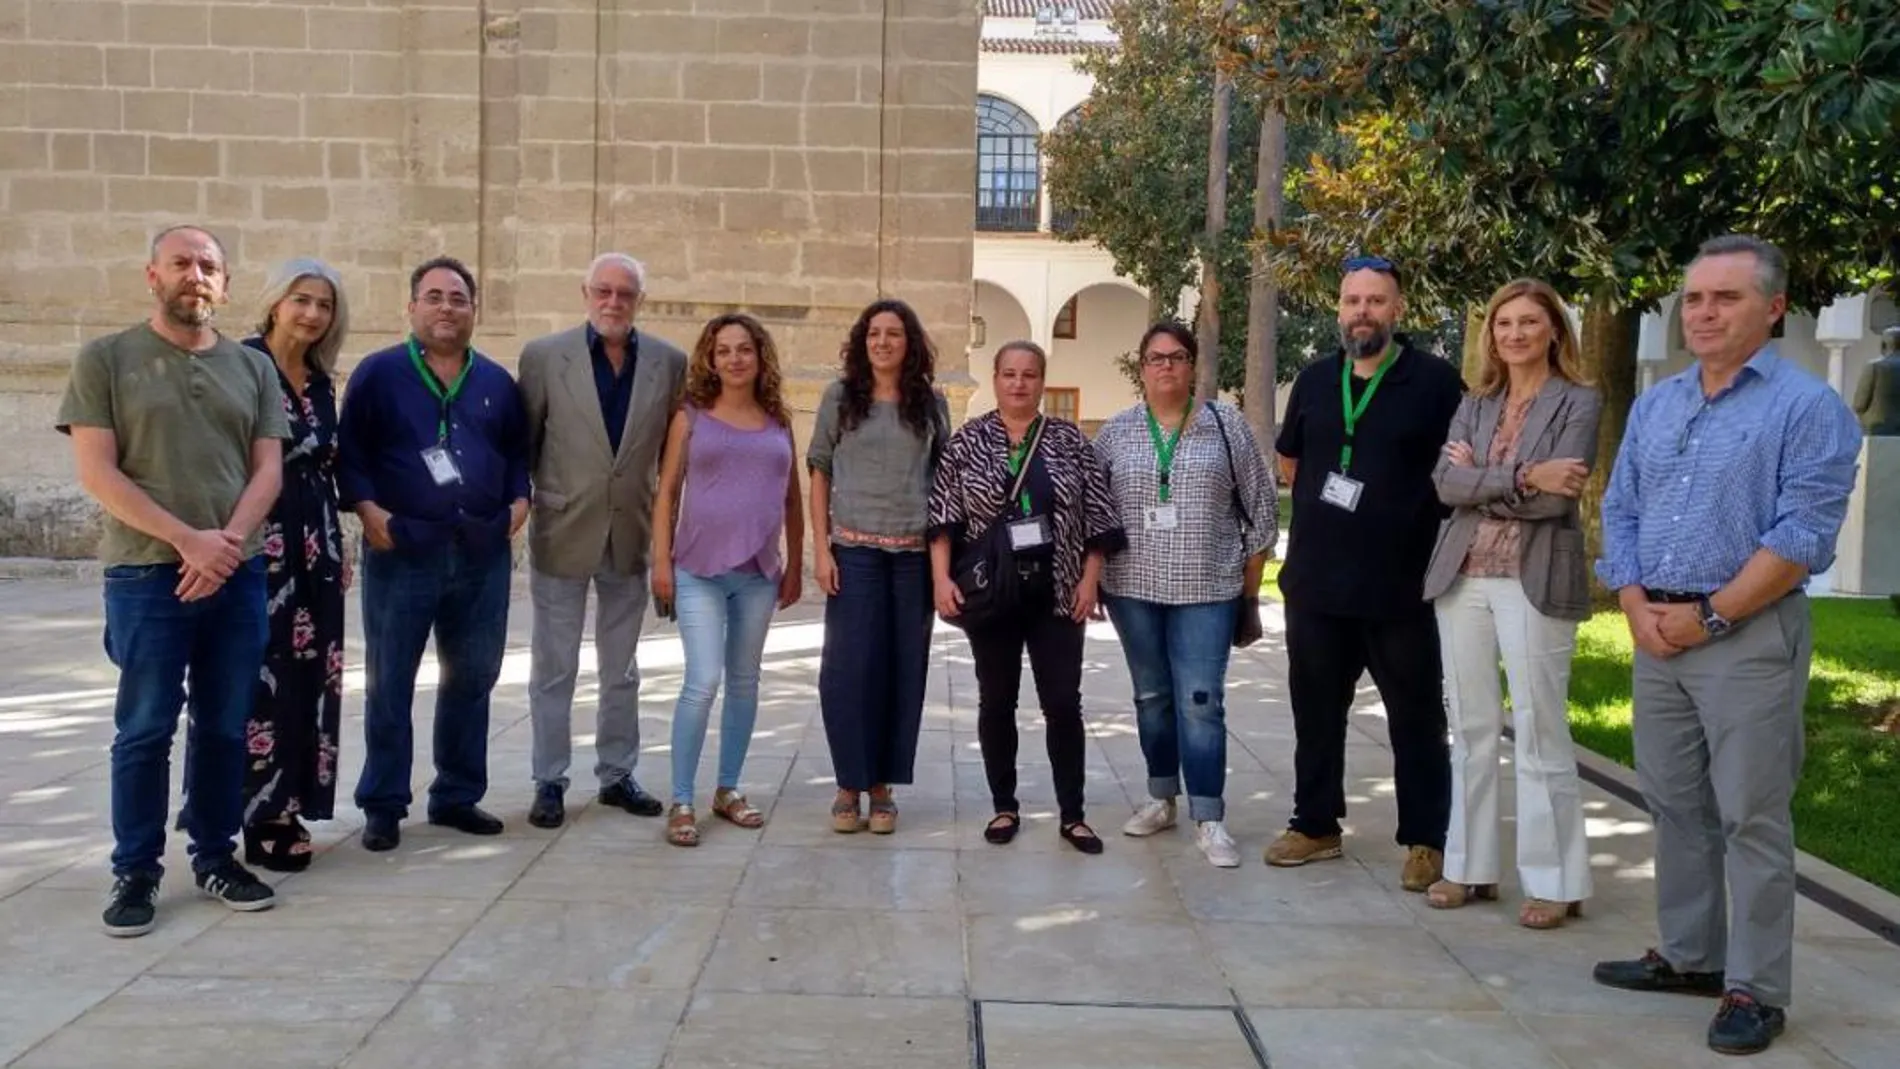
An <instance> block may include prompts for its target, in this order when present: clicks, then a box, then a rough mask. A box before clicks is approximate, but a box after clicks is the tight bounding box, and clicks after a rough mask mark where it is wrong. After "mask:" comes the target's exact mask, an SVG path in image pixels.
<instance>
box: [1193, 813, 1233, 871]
mask: <svg viewBox="0 0 1900 1069" xmlns="http://www.w3.org/2000/svg"><path fill="white" fill-rule="evenodd" d="M1198 827H1199V830H1198V831H1196V832H1195V834H1194V845H1196V846H1198V847H1200V848H1201V853H1203V854H1206V855H1207V863H1208V864H1210V865H1212V866H1214V867H1215V868H1220V869H1237V868H1239V867H1240V848H1239V847H1238V846H1235V845H1234V837H1233V836H1231V835H1229V834H1227V825H1225V824H1222V823H1221V822H1220V821H1218V820H1203V821H1201V823H1200V824H1199V825H1198Z"/></svg>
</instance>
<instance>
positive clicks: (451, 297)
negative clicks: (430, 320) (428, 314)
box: [416, 290, 475, 312]
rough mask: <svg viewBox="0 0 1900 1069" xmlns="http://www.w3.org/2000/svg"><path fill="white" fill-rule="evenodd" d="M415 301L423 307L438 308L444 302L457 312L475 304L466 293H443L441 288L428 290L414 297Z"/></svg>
mask: <svg viewBox="0 0 1900 1069" xmlns="http://www.w3.org/2000/svg"><path fill="white" fill-rule="evenodd" d="M416 303H417V304H419V305H421V306H423V307H424V308H440V307H442V306H443V305H445V304H446V305H448V306H449V307H450V308H453V309H455V310H456V311H458V312H460V311H464V310H466V309H468V308H471V307H473V306H474V304H475V302H474V301H471V300H469V299H468V297H467V295H466V294H461V293H443V292H442V291H441V290H430V291H429V292H427V293H425V294H423V295H422V296H420V297H418V298H416Z"/></svg>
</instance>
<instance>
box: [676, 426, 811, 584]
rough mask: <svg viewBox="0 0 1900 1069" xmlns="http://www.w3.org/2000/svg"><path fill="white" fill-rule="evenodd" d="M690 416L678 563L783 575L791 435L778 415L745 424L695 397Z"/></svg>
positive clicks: (705, 573)
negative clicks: (754, 426)
mask: <svg viewBox="0 0 1900 1069" xmlns="http://www.w3.org/2000/svg"><path fill="white" fill-rule="evenodd" d="M686 419H687V426H688V427H689V428H690V431H689V435H688V437H687V444H686V480H685V485H684V486H682V487H681V489H680V518H679V526H678V528H677V529H676V532H675V534H674V536H673V563H674V565H675V566H677V567H680V568H684V569H685V570H687V571H689V572H691V573H693V574H694V575H697V576H701V577H703V578H711V577H712V576H715V575H722V574H724V573H726V572H732V571H750V572H757V573H759V574H761V575H764V576H766V577H767V578H769V579H771V580H772V581H773V582H777V581H778V579H779V576H780V575H781V574H782V572H783V570H784V563H783V559H782V557H781V554H780V553H779V545H778V542H779V532H780V530H781V529H783V528H784V526H785V487H786V484H787V481H788V480H790V479H791V475H792V459H793V458H792V436H791V435H790V434H789V433H788V432H787V431H786V430H785V428H784V427H781V426H780V425H779V424H778V423H776V422H772V421H768V422H767V423H766V425H765V426H764V427H762V428H760V429H758V430H756V431H749V430H744V429H742V428H739V427H734V426H733V425H731V424H730V423H725V422H723V421H721V420H719V419H717V418H715V417H713V416H709V415H707V414H706V413H705V412H704V411H702V410H701V409H698V408H695V407H694V406H692V405H687V406H686Z"/></svg>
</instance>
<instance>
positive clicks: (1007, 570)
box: [944, 423, 1042, 631]
mask: <svg viewBox="0 0 1900 1069" xmlns="http://www.w3.org/2000/svg"><path fill="white" fill-rule="evenodd" d="M1040 445H1042V424H1040V423H1038V424H1037V425H1036V436H1035V438H1034V439H1032V440H1031V441H1030V443H1029V451H1028V452H1027V453H1025V454H1024V455H1023V465H1022V467H1021V468H1019V469H1017V471H1016V479H1015V481H1014V482H1012V483H1011V484H1010V487H1009V493H1008V495H1006V496H1005V497H1004V498H1003V502H1004V504H1003V511H1002V512H1000V513H998V514H997V516H996V519H994V520H992V521H991V522H990V525H989V527H987V528H985V529H984V531H983V533H982V534H981V535H979V536H977V537H976V538H974V539H971V540H970V541H968V542H965V543H964V544H963V545H962V546H961V547H959V548H958V549H957V552H956V556H955V558H954V559H952V560H951V562H950V579H951V581H952V582H954V583H956V584H957V591H958V592H959V593H961V594H962V595H963V605H962V608H961V609H960V610H959V611H958V613H957V614H956V615H955V616H946V617H944V621H945V622H946V623H949V624H950V625H952V626H953V627H960V628H962V629H963V630H965V631H968V630H970V629H971V628H982V627H985V626H987V625H989V624H991V623H994V622H995V621H997V620H1001V619H1003V618H1004V617H1007V616H1009V615H1010V614H1012V613H1014V612H1015V611H1016V610H1017V608H1018V607H1019V606H1020V605H1021V604H1022V577H1021V576H1019V575H1017V574H1016V551H1015V550H1014V549H1013V548H1011V546H1010V544H1009V524H1010V514H1009V508H1010V504H1011V503H1013V502H1014V501H1015V500H1016V499H1017V497H1018V496H1019V495H1021V493H1022V490H1023V481H1024V480H1025V479H1027V478H1029V465H1030V463H1031V462H1032V461H1034V460H1035V458H1036V449H1037V447H1038V446H1040Z"/></svg>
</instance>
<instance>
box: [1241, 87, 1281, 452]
mask: <svg viewBox="0 0 1900 1069" xmlns="http://www.w3.org/2000/svg"><path fill="white" fill-rule="evenodd" d="M1263 110H1264V114H1262V116H1261V118H1260V167H1259V169H1258V170H1257V171H1256V172H1255V174H1256V175H1258V176H1259V177H1258V180H1257V181H1256V182H1255V183H1254V191H1253V229H1254V240H1255V241H1259V240H1260V239H1261V238H1263V237H1265V236H1266V235H1267V234H1270V233H1272V232H1273V231H1274V230H1275V229H1277V228H1278V227H1279V225H1280V210H1281V207H1282V203H1281V202H1282V201H1283V200H1284V193H1285V188H1284V187H1285V174H1286V116H1285V115H1284V114H1282V113H1281V111H1280V109H1279V108H1275V107H1269V108H1265V109H1263ZM1265 261H1266V256H1265V254H1264V253H1263V252H1255V253H1254V257H1253V278H1252V279H1251V280H1250V283H1249V292H1248V295H1247V381H1246V386H1245V387H1244V389H1245V396H1244V397H1243V400H1244V401H1245V402H1246V406H1247V408H1246V412H1247V422H1248V424H1250V425H1251V426H1252V427H1253V433H1254V438H1255V439H1257V440H1258V441H1259V443H1260V451H1261V454H1262V455H1269V454H1271V453H1272V452H1273V438H1274V434H1275V433H1276V431H1275V427H1274V406H1275V404H1276V397H1277V392H1278V388H1279V384H1280V373H1279V372H1280V289H1279V287H1278V286H1275V285H1274V284H1273V281H1272V280H1271V279H1270V278H1268V277H1267V272H1266V268H1265Z"/></svg>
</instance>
